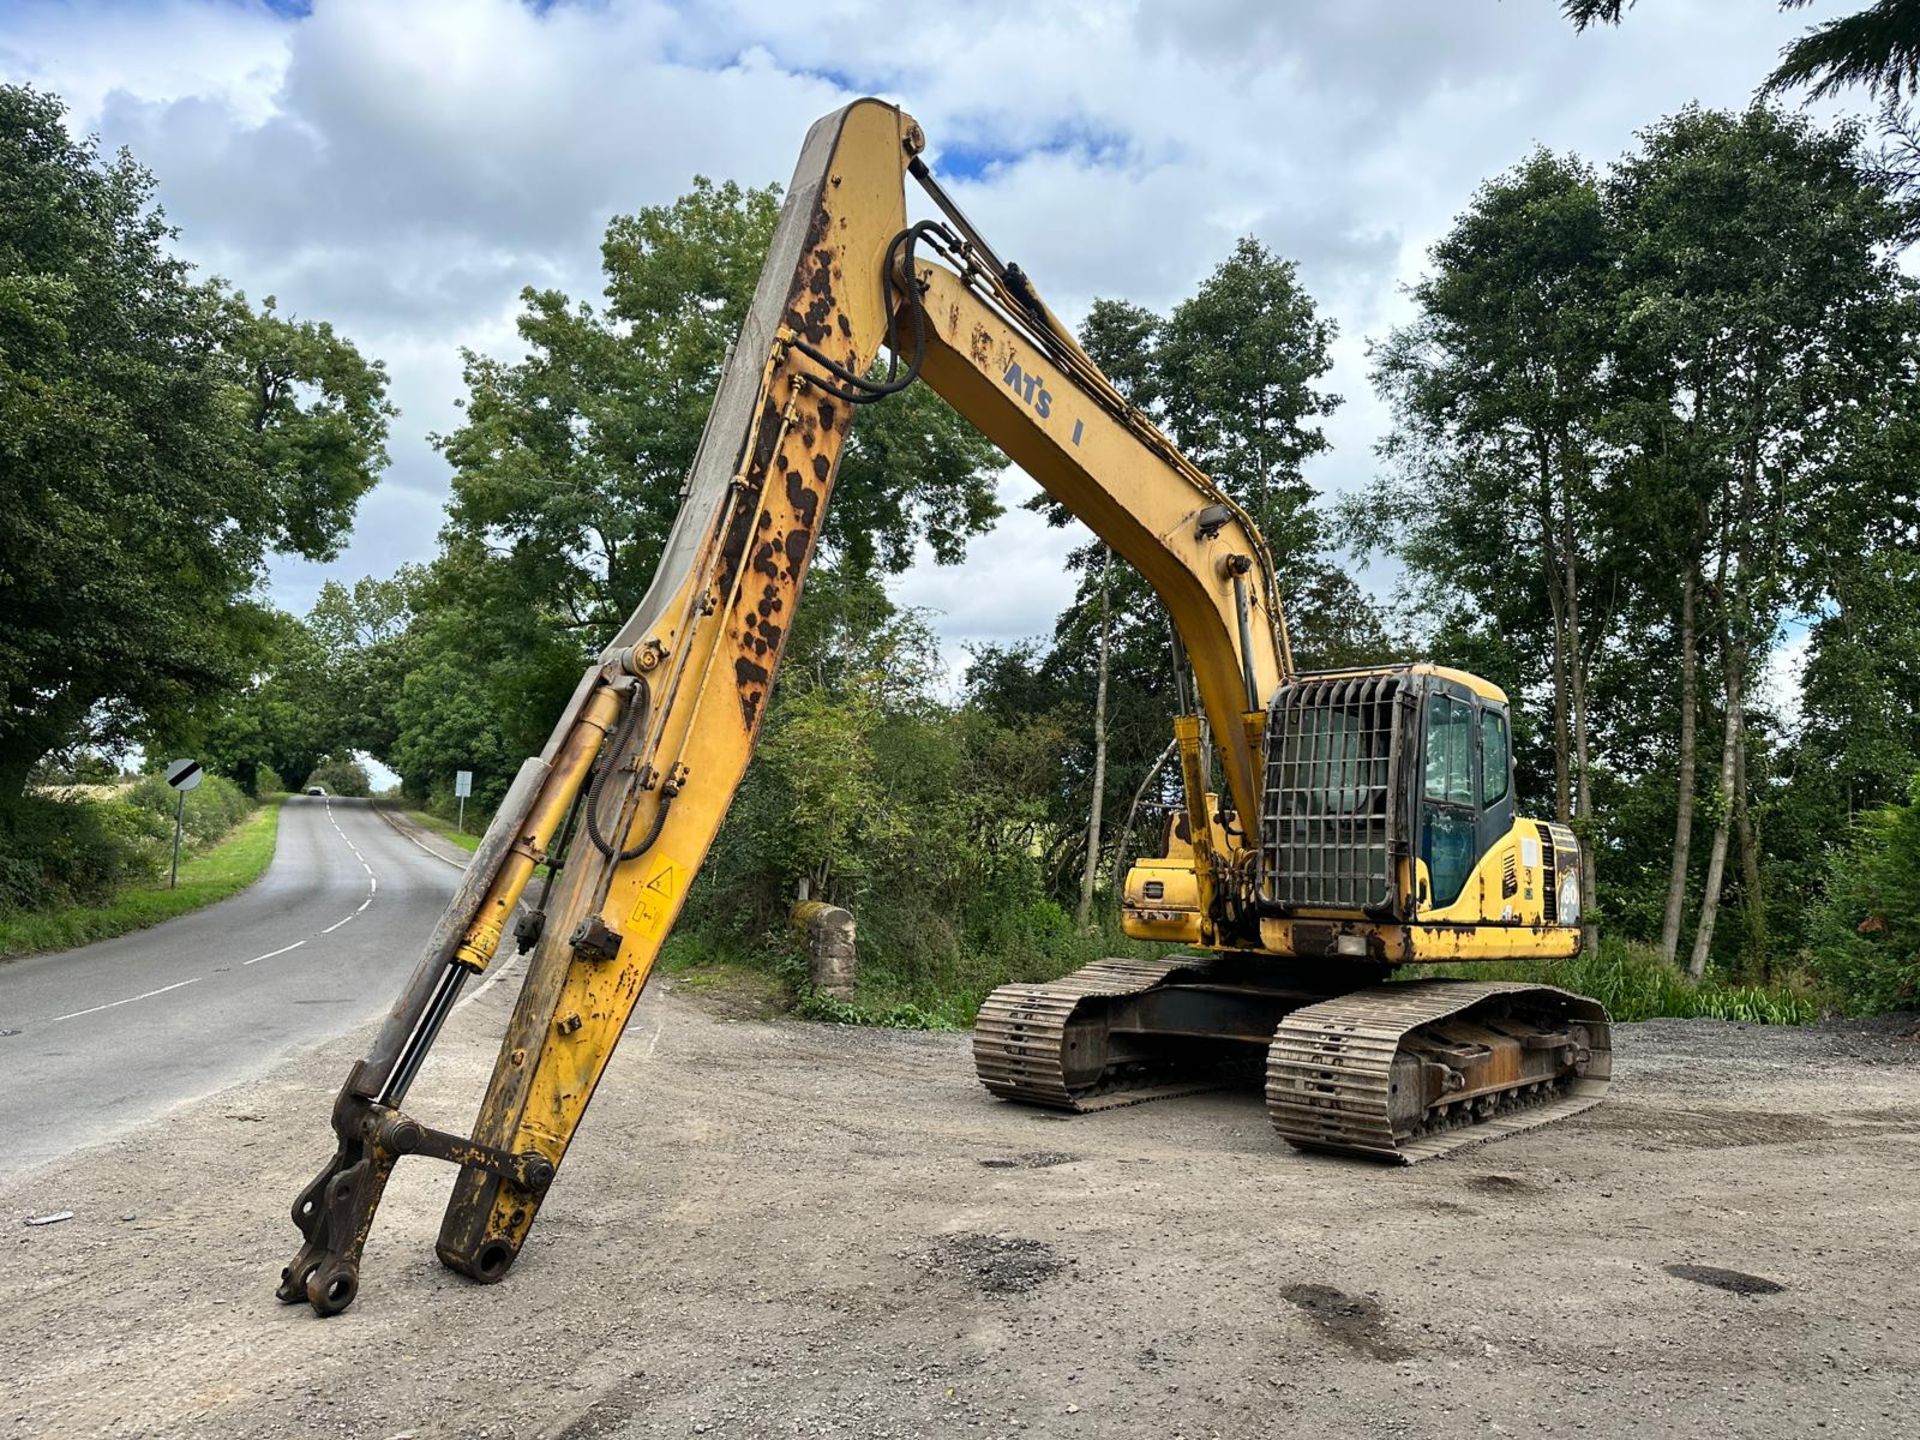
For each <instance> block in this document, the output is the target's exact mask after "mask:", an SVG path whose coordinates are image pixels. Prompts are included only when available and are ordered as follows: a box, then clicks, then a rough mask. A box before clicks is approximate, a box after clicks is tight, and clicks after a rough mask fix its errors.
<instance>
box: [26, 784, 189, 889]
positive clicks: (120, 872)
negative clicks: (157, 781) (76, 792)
mask: <svg viewBox="0 0 1920 1440" xmlns="http://www.w3.org/2000/svg"><path fill="white" fill-rule="evenodd" d="M171 834H172V826H171V825H170V824H169V825H165V826H162V825H161V824H160V822H159V821H158V820H157V819H156V818H154V817H153V816H151V815H149V814H148V813H147V812H145V811H142V810H140V809H138V808H136V807H134V806H131V805H128V804H126V803H125V802H124V801H119V800H107V801H92V800H53V799H48V798H46V797H43V796H38V795H25V796H22V797H21V798H20V800H19V801H18V802H17V803H16V804H15V805H14V807H13V808H12V810H11V811H10V812H9V813H8V814H7V816H6V818H5V820H4V822H0V907H4V908H5V909H7V910H9V911H23V910H52V909H57V908H59V907H61V906H64V905H92V904H99V903H102V902H104V901H106V900H108V899H110V898H111V897H112V896H113V893H114V892H115V891H116V890H118V889H119V888H120V887H121V886H122V885H125V884H128V883H131V882H134V881H139V880H145V879H149V878H151V877H152V875H153V874H154V873H155V872H156V869H157V867H158V866H159V864H160V863H161V857H162V856H163V855H164V854H165V853H166V841H165V840H164V839H163V838H162V837H163V836H170V835H171Z"/></svg>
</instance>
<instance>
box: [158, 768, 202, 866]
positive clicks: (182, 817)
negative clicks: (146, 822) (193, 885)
mask: <svg viewBox="0 0 1920 1440" xmlns="http://www.w3.org/2000/svg"><path fill="white" fill-rule="evenodd" d="M206 774H207V772H206V771H204V770H202V769H201V768H200V762H199V761H198V760H175V761H174V762H173V763H172V764H171V765H169V766H167V784H169V785H171V786H172V787H173V788H174V792H175V793H176V794H177V795H178V796H179V797H180V798H179V799H177V800H175V801H174V802H173V873H172V874H170V875H169V876H168V877H167V888H168V889H169V890H171V889H173V888H174V887H175V886H176V885H178V884H179V883H180V830H181V827H182V826H183V825H184V824H185V822H186V818H187V791H189V790H191V789H193V787H194V786H196V785H198V784H199V783H200V782H201V781H202V780H204V779H205V778H206Z"/></svg>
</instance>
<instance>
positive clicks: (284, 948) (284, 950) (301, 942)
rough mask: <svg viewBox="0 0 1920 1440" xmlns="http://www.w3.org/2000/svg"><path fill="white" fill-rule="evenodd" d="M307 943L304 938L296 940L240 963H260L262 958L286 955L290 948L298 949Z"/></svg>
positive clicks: (269, 958) (267, 958)
mask: <svg viewBox="0 0 1920 1440" xmlns="http://www.w3.org/2000/svg"><path fill="white" fill-rule="evenodd" d="M306 943H307V942H306V941H304V940H296V941H294V942H293V944H291V945H282V946H281V947H280V948H279V949H278V950H269V951H267V953H266V954H264V955H256V956H254V957H253V959H251V960H242V961H241V962H240V963H241V964H242V965H258V964H259V963H260V962H261V961H262V960H271V959H273V957H274V956H276V955H284V954H286V953H287V951H289V950H298V949H299V948H300V947H301V946H302V945H304V944H306Z"/></svg>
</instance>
